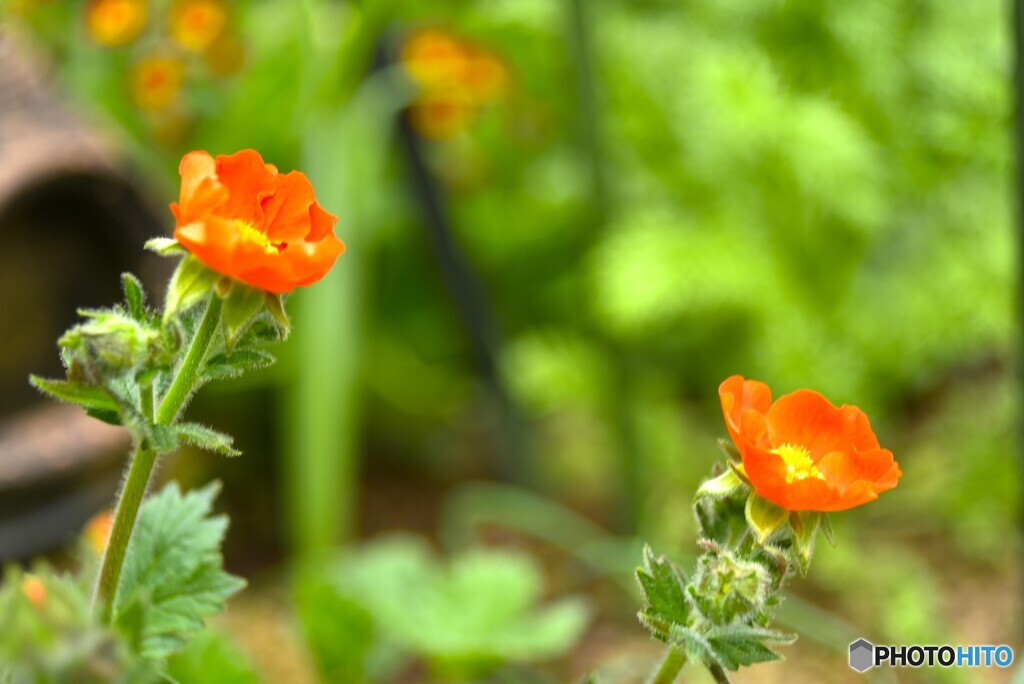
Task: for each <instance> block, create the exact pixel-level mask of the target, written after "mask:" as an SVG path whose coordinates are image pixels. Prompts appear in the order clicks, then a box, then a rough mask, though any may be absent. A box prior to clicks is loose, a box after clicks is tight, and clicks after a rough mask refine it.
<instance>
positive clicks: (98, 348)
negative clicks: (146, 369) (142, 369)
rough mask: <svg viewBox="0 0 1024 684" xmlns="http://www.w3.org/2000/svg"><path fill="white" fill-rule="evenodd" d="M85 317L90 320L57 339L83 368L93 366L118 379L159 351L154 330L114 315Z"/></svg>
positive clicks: (116, 313)
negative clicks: (81, 362) (120, 375)
mask: <svg viewBox="0 0 1024 684" xmlns="http://www.w3.org/2000/svg"><path fill="white" fill-rule="evenodd" d="M87 315H89V316H91V317H92V318H91V320H89V321H87V322H85V323H82V324H80V325H76V326H75V327H73V328H71V329H70V330H68V331H67V332H66V333H64V336H63V337H61V338H60V344H61V346H63V347H66V348H67V349H69V350H70V351H71V352H72V353H73V354H74V356H75V357H78V359H80V360H81V361H83V362H84V363H85V364H86V365H93V364H95V365H96V366H98V367H99V368H100V370H102V371H105V372H108V373H113V374H115V375H119V374H123V373H125V372H127V371H130V370H132V369H135V368H138V367H139V366H141V365H142V364H143V363H144V362H145V361H147V360H148V359H150V358H152V357H153V356H154V355H155V354H157V353H159V352H160V351H161V347H162V341H163V340H162V338H161V335H160V332H159V331H158V330H156V329H154V328H150V327H148V326H145V325H142V324H141V323H139V322H138V321H136V320H134V319H132V318H131V317H129V316H126V315H123V314H121V313H118V312H115V311H100V312H90V313H88V314H87ZM90 362H91V363H90Z"/></svg>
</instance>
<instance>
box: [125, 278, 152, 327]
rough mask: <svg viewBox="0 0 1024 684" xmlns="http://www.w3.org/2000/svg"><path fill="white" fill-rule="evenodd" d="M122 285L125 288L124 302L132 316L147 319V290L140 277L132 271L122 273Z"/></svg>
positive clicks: (140, 319) (138, 319) (141, 319)
mask: <svg viewBox="0 0 1024 684" xmlns="http://www.w3.org/2000/svg"><path fill="white" fill-rule="evenodd" d="M121 287H122V289H123V290H124V302H125V305H126V306H127V307H128V313H129V314H130V315H131V317H132V318H134V319H135V320H137V321H140V322H141V321H145V320H147V318H148V315H147V313H146V291H145V290H144V289H143V288H142V283H141V282H140V281H139V279H138V278H136V277H135V276H134V275H132V274H131V273H122V274H121Z"/></svg>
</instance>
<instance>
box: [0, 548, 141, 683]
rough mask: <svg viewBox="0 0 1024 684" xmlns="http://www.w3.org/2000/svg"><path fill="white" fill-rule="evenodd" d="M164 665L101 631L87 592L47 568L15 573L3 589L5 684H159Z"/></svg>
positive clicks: (0, 624)
mask: <svg viewBox="0 0 1024 684" xmlns="http://www.w3.org/2000/svg"><path fill="white" fill-rule="evenodd" d="M159 672H160V665H159V663H155V662H151V661H147V660H145V659H143V658H140V657H139V656H138V655H137V654H135V653H134V652H133V651H132V649H131V648H130V647H129V645H128V644H127V643H126V642H125V640H124V638H123V637H122V635H120V634H119V633H117V632H115V631H113V630H111V629H109V628H104V627H101V626H100V625H99V624H97V623H96V621H95V619H94V617H93V616H92V615H91V613H90V610H89V600H88V596H87V594H86V589H85V587H84V586H83V585H82V584H81V583H80V582H77V581H75V580H74V579H73V578H70V577H68V576H61V575H58V574H56V573H54V572H53V571H52V570H51V569H49V568H48V567H46V566H43V565H40V566H37V567H36V568H34V570H33V572H32V573H31V574H27V573H23V572H22V571H20V570H18V569H15V568H8V569H7V570H6V572H5V573H4V578H3V585H2V586H0V681H2V682H4V684H39V683H45V684H48V683H51V682H52V683H54V684H56V683H57V682H82V684H107V683H113V684H135V683H139V684H145V683H151V682H156V681H157V680H158V675H159Z"/></svg>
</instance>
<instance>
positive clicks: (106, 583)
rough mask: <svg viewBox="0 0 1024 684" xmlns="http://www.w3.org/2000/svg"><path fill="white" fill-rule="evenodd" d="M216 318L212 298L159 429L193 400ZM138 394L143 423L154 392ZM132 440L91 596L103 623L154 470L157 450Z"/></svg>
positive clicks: (150, 409)
mask: <svg viewBox="0 0 1024 684" xmlns="http://www.w3.org/2000/svg"><path fill="white" fill-rule="evenodd" d="M220 313H221V301H220V298H219V297H217V296H216V295H213V296H212V297H210V301H209V304H207V307H206V313H205V314H204V315H203V320H202V322H201V323H200V324H199V328H198V329H197V330H196V333H195V335H193V337H192V342H191V343H190V344H189V348H188V352H186V354H185V358H184V360H183V361H182V362H181V365H180V366H178V368H177V371H176V374H175V377H174V380H173V381H172V382H171V387H170V389H168V390H167V394H165V395H164V398H163V401H162V402H160V408H159V409H157V411H156V422H157V423H159V424H161V425H170V424H171V423H173V422H174V420H175V419H177V417H178V414H179V413H180V412H181V409H182V408H183V407H184V406H185V403H186V402H187V401H188V398H189V397H190V396H191V395H192V392H193V390H194V389H195V386H196V384H197V383H198V382H199V378H200V372H201V371H202V367H203V362H204V361H205V360H206V356H207V354H208V353H209V351H210V343H211V342H212V341H213V338H214V335H215V334H216V332H217V329H218V327H219V326H220ZM140 392H141V398H140V399H141V404H142V409H143V411H144V412H145V413H146V414H147V415H146V418H147V419H152V417H153V390H152V387H150V386H144V387H141V388H140ZM147 395H148V396H147ZM135 439H136V441H137V442H138V446H137V447H136V449H135V454H134V455H133V456H132V460H131V464H130V465H129V466H128V474H127V476H125V479H124V484H123V485H122V487H121V493H120V494H119V495H118V498H117V510H116V511H115V513H114V524H113V526H112V527H111V530H110V540H109V541H108V542H107V548H106V550H105V551H104V553H103V562H102V564H101V565H100V574H99V578H98V579H97V582H96V588H95V590H94V591H93V596H92V607H93V610H99V611H100V619H101V620H102V621H103V622H105V623H106V622H110V619H111V616H112V614H113V610H114V599H115V598H116V596H117V587H118V584H119V583H120V581H121V569H122V568H123V567H124V559H125V555H126V553H127V551H128V543H129V542H130V541H131V536H132V530H134V529H135V519H136V518H137V517H138V515H139V507H140V506H141V505H142V499H143V497H144V496H145V495H146V489H147V488H148V487H149V478H150V476H151V475H152V473H153V466H155V465H156V457H157V451H156V449H154V448H153V447H152V445H150V444H149V442H148V441H147V440H145V439H142V438H141V436H139V435H135Z"/></svg>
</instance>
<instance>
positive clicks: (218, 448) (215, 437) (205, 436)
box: [174, 423, 242, 456]
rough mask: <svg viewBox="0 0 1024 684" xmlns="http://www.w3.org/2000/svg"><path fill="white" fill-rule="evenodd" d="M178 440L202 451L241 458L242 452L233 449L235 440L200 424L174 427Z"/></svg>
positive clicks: (183, 424) (180, 424) (181, 424)
mask: <svg viewBox="0 0 1024 684" xmlns="http://www.w3.org/2000/svg"><path fill="white" fill-rule="evenodd" d="M174 431H175V432H177V433H178V439H180V440H181V441H183V442H185V443H186V444H191V445H192V446H194V447H199V448H200V449H206V450H208V451H213V452H215V453H218V454H223V455H224V456H240V455H241V454H242V452H241V451H239V450H238V449H235V448H234V447H232V446H231V445H232V443H233V442H234V438H233V437H231V435H226V434H224V433H223V432H217V431H216V430H213V429H211V428H208V427H206V426H205V425H200V424H199V423H179V424H177V425H175V426H174Z"/></svg>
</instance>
